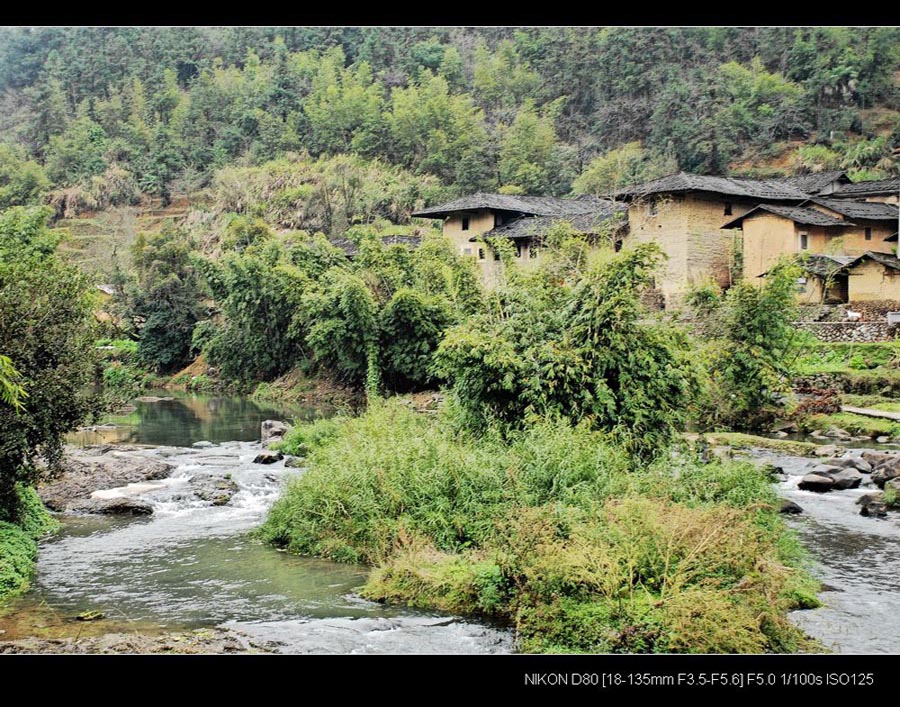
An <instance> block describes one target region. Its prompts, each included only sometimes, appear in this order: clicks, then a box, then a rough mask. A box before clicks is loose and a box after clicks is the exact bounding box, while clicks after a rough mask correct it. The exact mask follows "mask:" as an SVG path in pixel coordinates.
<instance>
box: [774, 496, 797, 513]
mask: <svg viewBox="0 0 900 707" xmlns="http://www.w3.org/2000/svg"><path fill="white" fill-rule="evenodd" d="M778 512H779V513H787V514H790V515H797V514H799V513H803V509H802V508H801V507H800V506H799V505H797V504H796V503H794V502H793V501H788V500H787V499H785V500H784V501H782V502H781V508H779V509H778Z"/></svg>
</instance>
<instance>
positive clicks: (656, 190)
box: [616, 172, 840, 307]
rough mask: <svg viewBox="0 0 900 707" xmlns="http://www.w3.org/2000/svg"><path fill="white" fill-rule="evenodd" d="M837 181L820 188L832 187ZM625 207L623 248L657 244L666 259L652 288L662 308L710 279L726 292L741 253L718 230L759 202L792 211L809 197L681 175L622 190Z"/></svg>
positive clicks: (780, 188)
mask: <svg viewBox="0 0 900 707" xmlns="http://www.w3.org/2000/svg"><path fill="white" fill-rule="evenodd" d="M839 181H840V179H839V177H833V178H832V179H831V180H828V181H827V183H825V184H824V187H825V188H831V187H832V186H833V184H834V182H839ZM616 198H618V199H621V200H622V201H623V202H625V203H626V204H627V205H628V235H627V236H626V238H625V244H626V245H627V244H630V243H644V242H648V241H652V242H655V243H658V244H659V245H660V247H661V248H662V249H663V251H664V252H665V253H666V255H667V256H668V259H667V261H666V263H665V265H664V266H663V269H662V272H661V274H660V277H659V278H658V279H657V281H656V288H657V290H658V291H659V292H660V294H661V295H662V297H663V300H664V303H665V306H666V307H672V306H677V305H678V304H679V303H680V302H681V300H682V299H683V297H684V295H685V294H686V293H687V292H688V290H689V289H690V288H691V287H693V286H695V285H698V284H701V283H703V282H706V281H709V280H713V281H715V282H716V283H718V285H719V286H720V287H723V288H725V287H728V286H730V285H731V284H732V279H733V277H734V266H735V265H736V262H737V260H738V258H737V256H738V255H739V254H740V251H741V241H740V236H739V234H736V233H734V232H732V231H729V230H723V226H724V225H725V224H726V223H728V222H729V221H732V220H734V219H735V218H739V217H741V216H743V215H745V214H747V213H749V212H750V211H752V210H753V209H755V208H756V207H757V206H758V205H759V204H760V203H762V202H765V203H771V204H775V205H782V206H791V205H797V204H800V203H802V202H804V201H807V200H808V199H809V198H810V193H809V191H801V190H800V189H799V188H798V187H796V186H794V185H792V184H791V183H790V182H789V181H788V180H774V179H770V180H761V179H734V178H727V177H709V176H703V175H698V174H687V173H684V172H681V173H679V174H672V175H669V176H667V177H661V178H660V179H654V180H653V181H650V182H646V183H644V184H639V185H636V186H632V187H628V188H626V189H622V190H620V191H618V192H617V193H616Z"/></svg>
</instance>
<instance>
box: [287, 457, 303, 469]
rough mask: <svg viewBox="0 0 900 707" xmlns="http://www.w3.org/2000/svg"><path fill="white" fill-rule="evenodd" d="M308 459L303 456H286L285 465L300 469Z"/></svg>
mask: <svg viewBox="0 0 900 707" xmlns="http://www.w3.org/2000/svg"><path fill="white" fill-rule="evenodd" d="M305 462H306V460H305V459H304V458H303V457H285V459H284V465H285V466H286V467H287V468H289V469H300V468H302V467H303V465H304V463H305Z"/></svg>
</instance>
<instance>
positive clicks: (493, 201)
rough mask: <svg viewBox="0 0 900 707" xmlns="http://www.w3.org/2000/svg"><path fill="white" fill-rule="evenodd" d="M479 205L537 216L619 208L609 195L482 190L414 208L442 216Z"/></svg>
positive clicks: (421, 214)
mask: <svg viewBox="0 0 900 707" xmlns="http://www.w3.org/2000/svg"><path fill="white" fill-rule="evenodd" d="M476 209H493V210H494V211H512V212H514V213H522V214H532V215H534V216H573V215H576V214H586V213H597V212H604V213H607V214H609V215H611V214H612V213H614V211H615V210H617V206H616V204H614V203H613V202H612V201H609V200H608V199H598V198H597V197H593V196H586V197H579V198H577V199H560V198H558V197H555V196H509V195H507V194H483V193H478V194H470V195H469V196H463V197H460V198H459V199H454V200H453V201H448V202H446V203H444V204H438V205H437V206H430V207H428V208H427V209H421V210H419V211H414V212H413V214H412V215H413V216H419V217H424V218H441V217H443V216H446V215H448V214H451V213H454V212H457V211H474V210H476Z"/></svg>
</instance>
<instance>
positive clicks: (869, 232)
mask: <svg viewBox="0 0 900 707" xmlns="http://www.w3.org/2000/svg"><path fill="white" fill-rule="evenodd" d="M866 240H867V241H870V240H872V229H871V228H867V229H866Z"/></svg>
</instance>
